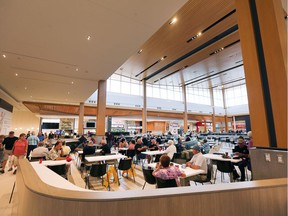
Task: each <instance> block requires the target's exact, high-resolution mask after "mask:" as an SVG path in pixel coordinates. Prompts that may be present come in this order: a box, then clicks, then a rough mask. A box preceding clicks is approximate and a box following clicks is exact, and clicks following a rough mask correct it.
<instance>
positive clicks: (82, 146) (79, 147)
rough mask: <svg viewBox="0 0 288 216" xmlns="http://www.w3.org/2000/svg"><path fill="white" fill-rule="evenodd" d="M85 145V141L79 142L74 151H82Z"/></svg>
mask: <svg viewBox="0 0 288 216" xmlns="http://www.w3.org/2000/svg"><path fill="white" fill-rule="evenodd" d="M86 145H87V143H86V142H84V143H80V144H79V145H78V146H77V147H76V148H75V151H83V149H84V147H85V146H86Z"/></svg>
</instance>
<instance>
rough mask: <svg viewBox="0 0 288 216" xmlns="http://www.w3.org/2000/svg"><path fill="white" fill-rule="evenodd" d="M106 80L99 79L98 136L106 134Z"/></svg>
mask: <svg viewBox="0 0 288 216" xmlns="http://www.w3.org/2000/svg"><path fill="white" fill-rule="evenodd" d="M105 116H106V80H99V81H98V98H97V123H96V136H105V123H106V122H105Z"/></svg>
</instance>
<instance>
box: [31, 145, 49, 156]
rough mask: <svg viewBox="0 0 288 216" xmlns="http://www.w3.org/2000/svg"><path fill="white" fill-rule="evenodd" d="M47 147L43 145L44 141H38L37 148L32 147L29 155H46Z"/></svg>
mask: <svg viewBox="0 0 288 216" xmlns="http://www.w3.org/2000/svg"><path fill="white" fill-rule="evenodd" d="M47 154H48V149H47V148H46V147H44V142H39V143H38V146H37V148H35V149H33V151H31V153H30V157H46V155H47Z"/></svg>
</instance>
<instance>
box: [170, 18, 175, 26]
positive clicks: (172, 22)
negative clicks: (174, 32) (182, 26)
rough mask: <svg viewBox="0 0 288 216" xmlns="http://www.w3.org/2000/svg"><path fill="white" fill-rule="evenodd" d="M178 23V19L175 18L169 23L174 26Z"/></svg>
mask: <svg viewBox="0 0 288 216" xmlns="http://www.w3.org/2000/svg"><path fill="white" fill-rule="evenodd" d="M176 22H177V18H176V17H175V18H173V19H172V20H171V21H170V22H169V24H170V25H173V24H174V23H176Z"/></svg>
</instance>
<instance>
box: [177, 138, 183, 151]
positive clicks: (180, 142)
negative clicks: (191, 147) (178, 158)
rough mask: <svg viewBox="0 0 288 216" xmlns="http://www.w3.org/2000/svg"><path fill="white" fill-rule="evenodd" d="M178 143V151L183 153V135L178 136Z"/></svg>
mask: <svg viewBox="0 0 288 216" xmlns="http://www.w3.org/2000/svg"><path fill="white" fill-rule="evenodd" d="M177 141H178V143H177V145H176V149H177V153H181V152H182V151H183V146H182V139H181V137H178V139H177Z"/></svg>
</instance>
